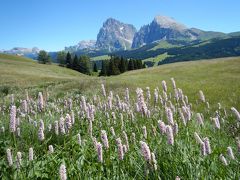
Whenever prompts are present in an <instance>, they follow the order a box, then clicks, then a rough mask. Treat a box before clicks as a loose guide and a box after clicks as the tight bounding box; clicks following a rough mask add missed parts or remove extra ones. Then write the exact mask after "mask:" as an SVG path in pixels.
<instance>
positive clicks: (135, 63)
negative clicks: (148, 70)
mask: <svg viewBox="0 0 240 180" xmlns="http://www.w3.org/2000/svg"><path fill="white" fill-rule="evenodd" d="M137 63H138V62H137V60H133V66H134V69H138V64H137Z"/></svg>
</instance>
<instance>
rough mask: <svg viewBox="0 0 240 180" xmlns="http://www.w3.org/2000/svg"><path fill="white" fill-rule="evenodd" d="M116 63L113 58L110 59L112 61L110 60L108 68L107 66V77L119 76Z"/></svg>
mask: <svg viewBox="0 0 240 180" xmlns="http://www.w3.org/2000/svg"><path fill="white" fill-rule="evenodd" d="M116 62H117V61H116V60H115V59H114V57H112V59H110V61H109V66H108V73H107V75H108V76H111V75H118V74H120V71H119V69H118V66H117V63H116Z"/></svg>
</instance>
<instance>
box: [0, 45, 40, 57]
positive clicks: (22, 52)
mask: <svg viewBox="0 0 240 180" xmlns="http://www.w3.org/2000/svg"><path fill="white" fill-rule="evenodd" d="M39 51H40V49H39V48H37V47H33V48H23V47H14V48H12V49H10V50H0V52H1V53H5V54H14V55H18V56H25V57H28V58H32V59H35V58H36V57H37V56H38V53H39Z"/></svg>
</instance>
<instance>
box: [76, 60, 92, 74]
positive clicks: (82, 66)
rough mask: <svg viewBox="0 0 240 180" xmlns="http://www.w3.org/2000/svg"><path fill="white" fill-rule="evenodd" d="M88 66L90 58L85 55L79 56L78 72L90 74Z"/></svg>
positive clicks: (89, 65)
mask: <svg viewBox="0 0 240 180" xmlns="http://www.w3.org/2000/svg"><path fill="white" fill-rule="evenodd" d="M90 67H91V62H90V58H89V57H88V56H86V55H83V56H80V57H79V72H81V73H83V74H88V75H90V73H91V71H90V69H91V68H90Z"/></svg>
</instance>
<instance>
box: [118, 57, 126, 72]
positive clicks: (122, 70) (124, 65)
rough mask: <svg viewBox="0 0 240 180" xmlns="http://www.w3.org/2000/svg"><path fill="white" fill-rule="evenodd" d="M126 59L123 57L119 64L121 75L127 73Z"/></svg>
mask: <svg viewBox="0 0 240 180" xmlns="http://www.w3.org/2000/svg"><path fill="white" fill-rule="evenodd" d="M125 61H126V60H125V59H123V57H121V60H120V64H119V70H120V72H121V73H124V72H125V71H126V63H125Z"/></svg>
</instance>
